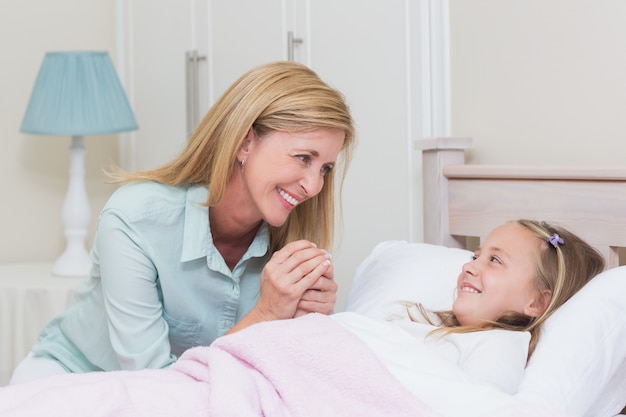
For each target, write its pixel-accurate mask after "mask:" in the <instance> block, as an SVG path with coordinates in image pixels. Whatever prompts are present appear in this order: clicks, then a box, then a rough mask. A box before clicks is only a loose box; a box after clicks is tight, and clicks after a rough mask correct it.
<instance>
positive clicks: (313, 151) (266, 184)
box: [238, 129, 345, 226]
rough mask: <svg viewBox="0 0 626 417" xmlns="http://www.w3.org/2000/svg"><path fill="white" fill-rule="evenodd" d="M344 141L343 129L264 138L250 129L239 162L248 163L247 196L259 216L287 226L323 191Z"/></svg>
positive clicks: (275, 133) (277, 133)
mask: <svg viewBox="0 0 626 417" xmlns="http://www.w3.org/2000/svg"><path fill="white" fill-rule="evenodd" d="M344 139H345V134H344V132H343V131H342V130H339V129H316V130H312V131H307V132H299V133H288V132H280V131H272V132H270V133H268V134H267V135H265V136H263V137H262V138H259V137H257V136H256V135H255V134H254V132H253V131H252V129H250V132H249V133H248V136H247V137H246V140H245V143H244V145H243V146H242V150H240V152H239V155H238V158H239V160H240V161H241V160H244V161H245V162H244V165H243V167H242V175H243V186H244V192H246V193H247V194H248V199H247V200H248V201H249V202H250V204H251V206H252V209H253V211H255V212H256V216H258V218H259V219H263V220H265V221H266V222H267V223H269V224H270V225H272V226H281V225H282V224H283V223H285V221H286V220H287V217H288V216H289V213H291V211H292V210H293V209H294V208H295V207H296V206H297V205H298V204H301V203H302V202H303V201H305V200H307V199H309V198H311V197H313V196H315V195H317V194H318V193H319V192H320V191H321V190H322V187H323V186H324V177H325V175H330V172H331V171H332V169H333V168H334V166H335V162H336V160H337V156H338V155H339V152H340V151H341V149H342V146H343V142H344Z"/></svg>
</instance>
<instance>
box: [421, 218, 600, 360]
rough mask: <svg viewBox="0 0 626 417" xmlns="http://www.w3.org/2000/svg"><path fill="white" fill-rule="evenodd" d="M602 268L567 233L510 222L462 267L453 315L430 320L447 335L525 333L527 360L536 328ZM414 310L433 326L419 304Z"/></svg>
mask: <svg viewBox="0 0 626 417" xmlns="http://www.w3.org/2000/svg"><path fill="white" fill-rule="evenodd" d="M603 269H604V258H603V257H602V255H600V253H599V252H598V251H596V250H595V249H594V248H593V247H591V246H590V245H589V244H587V243H586V242H585V241H583V240H582V239H580V238H579V237H578V236H576V235H574V234H573V233H571V232H569V231H568V230H565V229H563V228H560V227H557V226H555V225H551V224H548V223H546V222H537V221H533V220H525V219H522V220H517V221H512V222H509V223H506V224H504V225H502V226H499V227H497V228H496V229H494V230H493V231H492V232H491V233H490V234H489V235H488V236H487V238H486V239H485V241H484V242H483V243H482V245H481V246H480V247H479V248H478V249H477V250H476V251H475V253H474V257H473V258H472V261H471V262H468V263H467V264H465V265H464V267H463V270H462V272H461V274H460V275H459V278H458V283H457V298H456V300H455V302H454V304H453V306H452V310H451V311H443V312H436V313H434V315H435V316H436V318H438V320H439V323H440V325H441V326H442V328H441V330H440V331H444V332H447V333H452V332H472V331H477V330H487V329H506V330H518V331H528V332H530V335H531V339H530V348H529V357H530V355H531V354H532V352H533V350H534V349H535V347H536V346H537V341H538V339H539V331H540V329H541V325H542V324H543V323H544V322H545V321H546V319H547V318H548V317H549V316H550V315H551V314H552V313H553V312H554V311H555V310H556V309H557V308H559V307H560V306H562V305H563V304H564V303H565V302H566V301H567V300H568V299H569V298H570V297H571V296H572V295H574V294H575V293H576V292H578V290H580V289H581V288H582V287H583V286H584V285H585V284H586V283H587V282H589V280H590V279H591V278H593V277H594V276H595V275H597V274H599V273H600V272H601V271H602V270H603ZM417 308H418V309H419V310H420V312H421V313H422V317H424V318H426V320H427V322H429V323H430V324H434V323H433V321H432V320H431V319H430V318H429V314H427V312H426V311H425V310H424V308H423V307H422V306H421V305H417ZM412 317H413V318H415V316H414V315H412Z"/></svg>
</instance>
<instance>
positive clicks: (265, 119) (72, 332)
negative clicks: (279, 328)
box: [11, 62, 354, 384]
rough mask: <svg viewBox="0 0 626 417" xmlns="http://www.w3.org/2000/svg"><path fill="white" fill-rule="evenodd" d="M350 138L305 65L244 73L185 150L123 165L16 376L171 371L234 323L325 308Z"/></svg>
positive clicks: (345, 120) (328, 93) (348, 123)
mask: <svg viewBox="0 0 626 417" xmlns="http://www.w3.org/2000/svg"><path fill="white" fill-rule="evenodd" d="M353 146H354V126H353V120H352V118H351V115H350V112H349V109H348V106H347V105H346V103H345V101H344V98H343V96H342V95H341V93H340V92H338V91H337V90H335V89H333V88H330V87H329V86H328V85H326V84H325V83H324V82H323V81H322V80H320V79H319V77H318V76H317V75H316V74H315V73H314V72H313V71H311V70H310V69H309V68H307V67H305V66H303V65H300V64H297V63H292V62H275V63H269V64H266V65H261V66H259V67H256V68H254V69H252V70H250V71H249V72H248V73H246V74H244V75H243V76H242V77H241V78H239V79H238V80H237V81H236V82H235V83H234V84H233V85H232V86H231V87H230V88H229V89H228V90H227V91H226V92H225V93H224V94H223V96H222V97H221V98H220V99H219V100H218V101H217V102H216V103H215V105H214V106H213V107H212V108H211V109H210V110H209V111H208V113H207V114H206V116H205V117H204V119H203V120H202V121H201V123H200V124H199V126H198V127H197V129H196V130H195V132H194V133H193V135H192V136H191V138H190V139H189V141H188V143H187V145H186V147H185V148H184V149H183V151H182V152H181V154H180V155H179V156H178V157H176V158H175V159H174V160H172V161H171V162H169V163H167V164H165V165H163V166H162V167H159V168H156V169H153V170H148V171H145V172H137V173H122V172H119V171H118V172H116V173H115V175H114V179H115V181H117V182H118V183H124V184H125V185H123V186H122V187H120V188H119V189H118V190H117V191H116V192H115V193H114V194H113V195H112V197H111V198H110V200H109V201H108V203H107V204H106V206H105V207H104V209H103V211H102V213H101V215H100V218H99V222H98V228H97V231H96V236H95V241H94V245H93V249H92V253H91V257H92V261H93V267H92V270H91V274H90V275H91V276H90V278H89V280H88V282H87V283H86V284H84V285H83V286H82V287H81V288H80V290H79V291H78V292H77V294H76V296H75V299H74V301H73V303H72V304H71V305H70V307H69V308H68V310H67V311H66V312H65V313H64V314H62V315H61V316H59V317H57V318H55V319H54V320H53V321H52V322H51V323H50V324H49V325H48V326H46V328H45V329H44V330H43V332H42V334H41V336H40V340H39V342H38V343H37V344H36V345H35V346H34V348H33V349H32V352H31V354H30V355H29V356H28V357H27V358H26V359H25V360H24V361H23V362H22V363H21V364H20V365H19V366H18V368H17V369H16V371H15V372H14V375H13V378H12V381H11V383H12V384H13V383H18V382H22V381H26V380H30V379H34V378H38V377H40V376H45V375H48V374H55V373H65V372H90V371H111V370H118V369H124V370H134V369H143V368H163V367H167V366H169V365H170V364H172V363H173V362H174V361H175V360H176V358H177V356H179V355H180V354H182V352H184V351H185V350H186V349H189V348H191V347H193V346H198V345H209V344H211V342H213V340H215V338H217V337H219V336H221V335H223V334H225V333H227V332H229V331H231V329H233V328H234V330H238V329H241V328H244V327H247V326H248V325H250V324H252V323H256V322H259V321H265V320H273V319H286V318H292V317H295V316H299V315H302V314H305V313H308V312H318V313H325V314H328V313H330V312H331V311H332V309H333V306H334V303H335V299H336V291H337V285H336V283H335V282H334V280H333V268H332V265H331V264H330V260H329V258H330V255H329V253H328V252H327V251H326V250H325V249H324V248H329V247H330V245H331V243H332V240H333V222H334V195H335V178H334V175H335V174H334V167H335V165H338V164H339V163H340V161H339V160H338V159H339V156H340V154H342V156H343V161H344V162H345V165H347V163H348V161H349V159H350V153H351V150H352V148H353ZM344 172H345V171H341V174H342V175H343V173H344ZM342 175H341V176H340V179H342V178H343V176H342ZM233 326H234V327H233Z"/></svg>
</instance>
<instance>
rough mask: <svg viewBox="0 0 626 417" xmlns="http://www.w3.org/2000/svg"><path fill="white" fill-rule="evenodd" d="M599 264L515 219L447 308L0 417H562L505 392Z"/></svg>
mask: <svg viewBox="0 0 626 417" xmlns="http://www.w3.org/2000/svg"><path fill="white" fill-rule="evenodd" d="M603 266H604V262H603V259H602V257H601V256H600V255H599V254H598V252H596V251H595V250H594V249H593V248H592V247H591V246H589V245H588V244H587V243H585V242H584V241H582V240H581V239H580V238H578V237H577V236H575V235H573V234H572V233H570V232H568V231H566V230H564V229H561V228H558V227H555V226H551V225H548V224H546V223H538V222H534V221H529V220H518V221H513V222H509V223H506V224H504V225H502V226H499V227H497V228H495V229H494V230H493V231H492V232H491V233H490V234H489V235H488V236H487V238H486V239H485V240H484V241H483V242H482V244H481V246H480V247H479V248H478V249H477V250H476V252H475V254H474V256H473V258H472V260H471V261H470V262H468V263H467V264H465V265H464V266H463V268H462V271H461V273H460V275H459V277H458V280H457V287H456V292H457V298H456V300H455V301H454V304H453V306H452V310H451V311H448V312H438V313H428V312H426V311H425V310H424V309H422V311H424V315H423V317H419V315H418V314H415V312H413V314H412V316H411V317H412V320H393V321H387V320H376V319H372V318H368V317H365V316H363V315H359V314H356V313H351V312H344V313H337V314H334V315H331V316H326V315H322V314H307V315H304V316H302V317H299V318H296V319H291V320H276V321H271V322H264V323H259V324H256V325H253V326H250V327H248V328H246V329H243V330H241V331H238V332H234V333H233V334H230V335H228V336H225V337H221V338H218V339H217V340H216V341H215V342H214V343H213V344H211V346H208V347H199V348H195V349H190V350H188V351H187V352H185V354H184V355H183V356H182V357H181V358H180V359H179V360H178V361H177V362H176V363H174V364H173V365H172V366H171V367H170V368H168V369H163V370H142V371H134V372H128V371H126V372H125V371H118V372H107V373H90V374H74V375H60V376H54V377H51V378H48V379H43V380H40V381H36V382H34V383H27V384H23V385H15V386H10V387H7V388H2V389H0V415H2V416H7V417H8V416H11V417H17V416H28V415H39V414H38V413H40V414H41V413H47V414H59V413H60V412H62V414H63V415H64V416H66V417H71V416H81V415H87V414H88V415H90V416H103V417H104V416H112V415H115V416H126V415H128V416H135V415H150V413H153V412H154V413H159V415H168V412H169V413H170V414H172V415H174V414H175V415H186V416H195V415H205V416H224V415H249V416H257V415H258V416H261V415H277V416H278V415H299V416H330V415H368V416H387V415H393V416H396V417H400V416H417V415H419V416H423V417H435V416H441V415H446V416H457V415H459V416H460V415H463V416H464V417H469V416H483V415H485V413H490V412H496V411H498V410H500V408H501V407H505V408H506V407H508V411H509V412H510V414H506V412H505V411H507V409H502V410H501V411H503V414H497V412H496V414H494V415H516V416H518V417H520V416H526V415H528V416H533V417H536V416H539V415H542V416H543V415H545V416H548V415H549V416H552V415H554V416H556V415H557V414H556V413H555V414H552V413H551V412H548V411H546V410H540V409H535V408H533V409H532V410H531V411H529V412H524V413H522V412H521V411H520V412H515V411H516V410H518V409H517V408H516V407H520V406H521V405H524V406H528V404H522V402H521V400H519V399H516V398H515V397H514V396H513V395H512V394H514V392H515V391H516V388H517V385H518V383H519V381H520V379H521V376H522V375H523V371H524V366H525V364H526V359H527V356H528V352H529V342H531V344H532V345H533V346H534V345H535V344H536V342H537V338H538V336H539V329H540V328H541V325H542V323H543V322H544V321H545V320H546V318H547V317H548V316H549V315H550V314H552V313H553V312H554V311H555V310H556V309H558V308H559V307H560V306H561V305H563V303H565V301H566V300H568V299H569V298H570V297H571V296H572V295H573V294H574V293H576V292H577V291H578V290H579V289H580V288H582V287H583V286H584V285H585V284H586V283H587V282H588V281H589V280H590V279H591V278H592V277H593V276H595V275H596V274H598V273H599V272H601V270H602V269H603ZM418 318H421V319H422V321H421V322H420V321H417V319H418ZM426 318H428V319H426ZM435 320H437V321H435ZM432 323H436V325H433V324H432ZM346 330H348V331H346ZM511 330H515V331H511ZM363 342H364V343H363ZM426 374H428V378H426V377H425V376H426ZM468 383H470V384H471V386H472V389H471V390H468V387H469V386H468ZM459 404H460V405H461V406H462V408H463V412H462V414H459V411H458V409H459ZM244 409H245V411H244ZM294 410H298V413H294ZM432 410H435V411H432ZM525 410H526V409H525ZM518 411H519V410H518ZM543 412H546V413H545V414H542V413H543ZM42 415H43V414H42Z"/></svg>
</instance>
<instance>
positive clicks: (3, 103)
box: [0, 0, 118, 262]
mask: <svg viewBox="0 0 626 417" xmlns="http://www.w3.org/2000/svg"><path fill="white" fill-rule="evenodd" d="M76 49H91V50H104V51H108V52H109V53H110V54H111V58H112V59H113V60H115V2H113V1H110V0H90V1H83V0H55V1H49V0H20V1H8V0H7V1H2V2H0V50H1V51H2V65H0V92H1V98H0V138H2V139H1V140H2V147H3V148H2V152H0V181H1V183H0V189H2V204H1V205H0V230H2V238H1V239H0V262H23V261H53V260H54V259H56V257H57V256H59V255H60V254H61V252H62V251H63V249H64V247H65V237H64V235H63V226H62V222H61V208H62V205H63V199H64V198H65V194H66V192H67V184H68V171H69V151H68V148H69V145H70V138H69V137H62V136H35V135H25V134H22V133H20V132H19V128H20V125H21V123H22V118H23V116H24V112H25V110H26V106H27V104H28V100H29V98H30V94H31V89H32V87H33V85H34V83H35V78H36V76H37V73H38V71H39V66H40V65H41V62H42V61H43V57H44V54H45V53H46V52H47V51H55V50H76ZM85 146H86V149H87V153H86V182H87V194H88V196H89V199H90V204H91V211H92V217H91V218H92V221H91V224H92V227H91V232H90V235H89V237H88V242H87V243H88V247H91V240H92V238H93V231H94V229H95V222H96V219H97V215H98V213H99V212H100V210H101V209H102V207H103V205H104V203H105V201H106V199H107V198H108V197H109V195H110V194H111V192H112V191H113V186H111V185H106V184H105V183H104V181H105V176H104V175H103V173H102V170H103V169H105V168H108V167H109V166H110V164H111V162H117V159H118V144H117V136H115V135H101V136H87V137H85Z"/></svg>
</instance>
